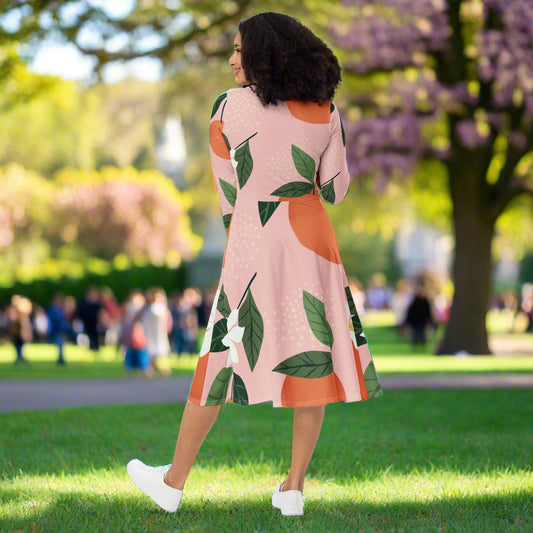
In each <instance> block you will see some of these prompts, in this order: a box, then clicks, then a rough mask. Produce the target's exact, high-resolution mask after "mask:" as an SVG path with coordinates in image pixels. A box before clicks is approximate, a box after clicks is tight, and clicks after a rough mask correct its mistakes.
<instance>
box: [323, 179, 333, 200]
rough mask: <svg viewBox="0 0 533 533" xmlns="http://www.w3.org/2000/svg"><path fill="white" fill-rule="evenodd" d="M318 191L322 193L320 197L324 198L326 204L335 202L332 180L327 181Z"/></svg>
mask: <svg viewBox="0 0 533 533" xmlns="http://www.w3.org/2000/svg"><path fill="white" fill-rule="evenodd" d="M320 192H321V193H322V198H324V200H326V202H328V204H334V203H335V187H334V185H333V181H328V183H326V184H325V185H324V187H322V189H321V190H320Z"/></svg>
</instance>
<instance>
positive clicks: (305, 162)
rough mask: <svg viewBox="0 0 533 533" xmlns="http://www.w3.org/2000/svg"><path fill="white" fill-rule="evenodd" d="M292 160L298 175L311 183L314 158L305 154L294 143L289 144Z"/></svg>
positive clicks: (313, 172) (313, 171)
mask: <svg viewBox="0 0 533 533" xmlns="http://www.w3.org/2000/svg"><path fill="white" fill-rule="evenodd" d="M291 152H292V160H293V161H294V166H295V167H296V170H297V171H298V174H300V176H303V177H304V178H305V179H307V180H309V181H310V182H311V183H312V184H313V183H314V181H315V174H316V166H315V161H314V159H313V158H312V157H311V156H310V155H309V154H306V153H305V152H304V151H303V150H302V149H301V148H298V147H297V146H296V145H294V144H292V145H291Z"/></svg>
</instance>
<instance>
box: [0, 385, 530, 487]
mask: <svg viewBox="0 0 533 533" xmlns="http://www.w3.org/2000/svg"><path fill="white" fill-rule="evenodd" d="M182 411H183V404H172V405H135V406H111V407H96V408H83V409H63V410H58V411H40V412H31V411H30V412H18V413H9V414H5V415H1V417H0V421H1V426H2V432H1V433H0V452H1V453H0V471H2V472H3V473H4V476H6V477H16V476H18V475H19V473H21V472H22V473H23V474H24V475H42V474H62V473H65V472H67V473H69V474H72V475H75V474H79V473H85V472H88V471H92V470H104V471H106V470H117V471H123V469H124V466H125V464H126V463H127V461H129V460H130V459H132V458H134V457H139V458H140V459H142V460H143V461H144V462H146V463H147V464H165V462H167V463H168V462H170V459H171V457H172V452H173V449H174V444H175V438H176V435H177V429H178V424H179V419H180V416H181V413H182ZM291 426H292V410H291V409H273V408H272V407H270V406H268V405H258V406H250V407H242V406H237V405H227V406H226V407H224V409H223V410H222V412H221V415H220V417H219V419H218V421H217V423H216V424H215V427H214V429H213V430H212V432H211V433H210V434H209V436H208V438H207V440H206V442H205V443H204V445H203V447H202V449H201V451H200V454H199V456H198V462H197V464H198V465H199V467H201V468H204V467H205V468H213V469H215V470H216V469H222V468H233V467H234V466H235V465H239V464H242V465H249V467H250V468H253V465H259V466H261V465H263V467H264V470H266V471H271V472H272V474H273V475H276V476H280V475H283V474H284V473H285V472H286V470H287V469H288V467H289V459H290V452H291ZM531 449H533V390H450V391H438V390H437V391H429V390H419V391H388V392H386V393H385V395H384V396H383V397H382V398H379V399H377V400H372V401H369V402H359V403H357V404H333V405H330V406H328V407H327V410H326V419H325V423H324V427H323V430H322V434H321V437H320V441H319V444H318V447H317V450H316V452H315V455H314V457H313V461H312V463H311V467H310V475H311V476H312V477H315V478H317V479H330V480H334V481H335V482H337V483H344V482H347V481H349V480H352V479H354V478H361V479H373V478H378V477H379V476H381V475H382V474H383V472H384V471H392V472H393V473H395V474H402V473H411V472H413V470H418V471H433V470H435V469H440V470H445V471H449V472H460V473H464V474H470V473H476V472H479V471H485V472H486V471H497V470H509V469H511V470H512V469H524V470H529V469H530V468H531Z"/></svg>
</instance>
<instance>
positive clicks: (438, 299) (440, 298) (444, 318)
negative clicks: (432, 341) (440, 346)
mask: <svg viewBox="0 0 533 533" xmlns="http://www.w3.org/2000/svg"><path fill="white" fill-rule="evenodd" d="M451 307H452V301H451V298H450V296H448V295H447V294H445V293H444V292H439V293H438V294H437V295H436V296H435V298H434V300H433V309H434V310H435V313H434V316H435V322H436V323H437V324H438V325H440V326H445V325H446V324H447V323H448V320H449V319H450V310H451Z"/></svg>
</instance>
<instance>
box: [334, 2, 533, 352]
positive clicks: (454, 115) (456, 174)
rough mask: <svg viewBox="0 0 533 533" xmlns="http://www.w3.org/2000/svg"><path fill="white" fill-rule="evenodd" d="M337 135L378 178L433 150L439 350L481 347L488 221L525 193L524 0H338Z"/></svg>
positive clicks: (530, 33)
mask: <svg viewBox="0 0 533 533" xmlns="http://www.w3.org/2000/svg"><path fill="white" fill-rule="evenodd" d="M344 3H345V5H347V6H350V7H351V8H352V9H353V11H354V17H353V19H352V21H351V22H350V23H347V24H345V25H344V27H336V28H333V29H332V31H333V33H334V34H335V35H336V38H337V40H338V43H339V44H340V45H341V46H342V47H343V48H344V49H345V50H346V57H345V63H344V66H345V73H346V77H352V76H353V77H354V80H355V81H354V82H353V83H355V86H356V87H357V91H356V92H354V93H352V94H351V95H350V94H349V95H348V96H347V99H348V102H349V106H348V107H349V109H347V118H351V120H350V121H349V122H348V123H347V124H346V138H347V143H348V144H347V147H348V154H349V161H350V165H351V168H352V171H353V173H354V176H355V177H361V176H365V175H367V176H372V179H373V180H375V186H376V188H378V189H379V188H380V187H384V186H385V185H386V184H387V183H388V182H389V181H390V180H391V179H395V178H398V177H402V176H404V177H405V176H409V175H411V174H412V171H413V169H414V166H415V165H416V164H417V163H418V162H419V161H421V160H422V159H425V158H436V159H438V160H440V161H442V164H443V165H444V166H445V169H446V174H447V183H448V190H449V194H450V198H451V202H452V206H453V207H452V213H451V215H452V219H453V227H454V234H455V252H454V259H453V268H452V276H453V281H454V284H455V294H454V298H453V304H452V309H451V316H450V320H449V323H448V325H447V328H446V331H445V335H444V338H443V340H442V342H441V344H440V346H439V352H440V353H455V352H458V351H460V350H465V351H467V352H469V353H477V354H483V353H490V348H489V345H488V338H487V330H486V323H485V316H486V311H487V307H488V304H489V296H490V288H491V271H492V256H491V248H492V243H493V238H494V236H495V228H496V223H497V221H498V219H499V217H500V216H501V215H502V213H504V212H505V211H506V210H507V209H508V208H509V206H510V205H511V204H512V202H513V201H514V200H515V199H516V198H518V197H520V196H523V195H530V196H531V195H533V3H532V2H531V1H529V0H513V1H512V2H509V1H506V0H483V1H482V0H380V1H377V2H372V3H370V2H366V1H362V0H346V1H345V2H344Z"/></svg>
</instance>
